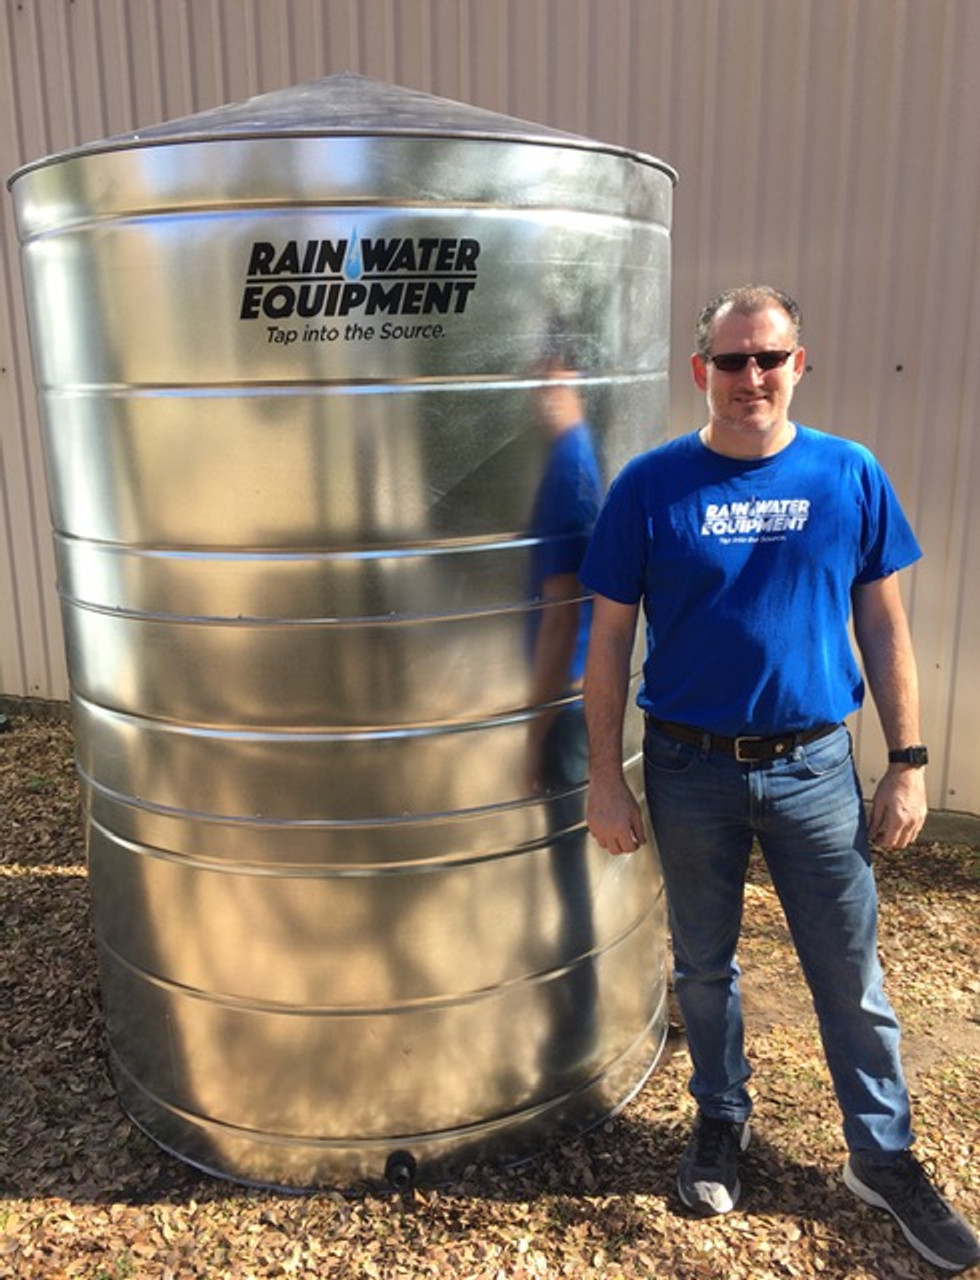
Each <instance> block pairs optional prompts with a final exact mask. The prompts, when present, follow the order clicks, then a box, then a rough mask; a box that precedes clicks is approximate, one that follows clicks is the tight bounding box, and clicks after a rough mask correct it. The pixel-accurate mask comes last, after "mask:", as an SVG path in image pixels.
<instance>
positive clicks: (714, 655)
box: [581, 426, 922, 736]
mask: <svg viewBox="0 0 980 1280" xmlns="http://www.w3.org/2000/svg"><path fill="white" fill-rule="evenodd" d="M921 554H922V552H921V550H920V548H919V545H918V543H917V542H916V540H915V536H914V534H913V533H912V530H911V528H910V526H909V524H908V521H907V520H906V518H905V516H904V514H903V513H902V510H901V507H900V506H899V504H898V499H897V498H896V496H895V493H894V490H893V489H892V487H891V485H890V484H889V482H888V478H887V477H886V475H885V473H884V472H883V471H882V469H881V467H880V466H879V464H878V463H877V461H876V460H875V458H874V457H873V456H872V454H871V453H870V452H869V451H868V450H867V449H866V448H864V447H863V446H862V445H859V444H856V443H854V442H853V441H849V440H842V439H840V438H838V437H836V436H831V435H826V434H824V433H823V432H819V431H814V430H812V429H811V428H809V427H801V426H797V428H796V435H795V436H794V438H793V440H792V441H791V442H790V444H788V445H787V446H786V448H784V449H782V450H781V451H780V452H779V453H776V454H774V455H772V456H771V457H767V458H761V459H753V460H749V461H743V460H740V459H734V458H728V457H724V456H722V455H721V454H718V453H715V452H714V451H713V450H710V449H708V448H707V447H706V446H705V445H704V444H703V443H702V442H701V439H700V437H699V435H698V434H697V433H693V434H691V435H687V436H683V437H682V438H680V439H678V440H673V441H670V442H669V443H668V444H665V445H662V446H661V447H660V448H658V449H654V450H652V451H651V452H649V453H645V454H642V455H640V456H639V457H637V458H634V459H633V460H632V461H631V462H630V463H628V464H627V466H626V467H625V468H624V469H623V471H622V472H621V473H620V475H619V476H618V477H617V479H616V481H615V482H614V484H613V485H612V487H611V489H610V491H609V495H608V497H607V499H606V503H605V505H604V507H603V509H602V511H601V513H600V515H599V519H598V521H597V524H596V528H595V532H594V534H593V537H592V540H591V544H590V547H589V550H588V553H587V555H586V558H585V561H584V563H583V566H582V571H581V578H582V581H583V583H584V584H585V585H586V586H587V587H589V588H590V589H591V590H593V591H596V592H598V593H599V594H600V595H603V596H607V597H608V598H610V599H612V600H616V601H618V602H620V603H621V604H636V603H638V602H639V601H640V600H642V601H643V607H644V613H645V617H646V626H647V655H646V661H645V663H644V666H643V684H642V686H641V689H640V693H639V697H638V702H639V704H640V706H641V707H643V709H644V710H646V711H648V712H649V713H650V714H651V715H654V716H657V717H659V718H660V719H663V720H674V721H679V722H681V723H684V724H689V725H695V726H697V727H699V728H703V729H706V730H709V731H710V732H713V733H719V734H726V735H729V736H734V735H737V734H740V733H752V734H762V735H766V734H774V733H780V732H783V731H785V730H789V729H805V728H809V727H812V726H814V725H818V724H833V723H837V722H838V721H841V720H843V719H844V718H845V717H846V716H848V715H849V714H850V713H851V712H852V711H855V710H856V709H857V708H858V707H859V706H860V705H861V701H862V699H863V696H864V685H863V682H862V680H861V675H860V671H859V669H858V665H857V662H856V660H855V656H854V652H853V649H852V647H851V643H850V637H849V633H848V620H849V617H850V606H851V599H850V595H851V588H852V587H853V586H854V585H855V584H857V583H866V582H873V581H875V580H876V579H878V578H883V577H885V576H887V575H888V574H890V573H893V572H895V571H896V570H898V569H902V568H904V567H905V566H906V565H909V564H911V563H912V562H913V561H915V560H917V559H918V558H919V556H920V555H921Z"/></svg>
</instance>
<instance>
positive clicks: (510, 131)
mask: <svg viewBox="0 0 980 1280" xmlns="http://www.w3.org/2000/svg"><path fill="white" fill-rule="evenodd" d="M390 135H404V136H408V137H438V138H492V139H497V140H510V141H515V142H537V143H545V144H549V145H551V146H567V147H574V148H584V149H587V150H593V151H609V152H614V153H616V154H618V155H628V156H631V157H632V158H634V159H636V160H638V161H640V162H641V163H644V164H650V165H654V166H655V167H656V168H658V169H661V170H663V171H664V172H665V173H667V174H668V175H669V176H670V178H671V180H672V181H673V180H675V179H676V174H675V172H674V170H673V169H671V167H670V166H669V165H667V164H665V163H664V162H663V161H661V160H657V159H655V158H654V157H652V156H648V155H644V154H642V153H639V152H633V151H630V150H628V149H626V148H623V147H617V146H613V145H612V144H607V143H601V142H597V141H595V140H594V139H591V138H585V137H581V136H579V135H578V134H573V133H565V132H563V131H561V130H559V129H551V128H548V127H547V126H546V125H540V124H533V123H530V122H529V121H526V120H519V119H517V118H516V117H514V116H507V115H500V114H498V113H497V112H495V111H487V110H485V109H483V108H481V107H474V106H470V105H469V104H467V103H462V102H455V101H453V100H452V99H449V98H439V97H435V96H433V95H432V94H428V93H422V92H420V91H418V90H415V89H406V88H404V87H402V86H400V85H393V84H387V83H385V82H383V81H379V80H372V79H369V78H367V77H365V76H361V75H356V74H354V73H353V72H342V73H340V74H338V75H332V76H326V77H324V78H323V79H320V80H313V81H310V82H308V83H306V84H300V85H293V86H290V87H289V88H286V89H277V90H275V91H274V92H272V93H264V94H261V95H259V96H258V97H254V98H249V99H247V100H246V101H245V102H238V103H232V104H230V105H228V106H223V107H217V108H215V109H213V110H210V111H202V112H199V113H197V114H196V115H191V116H183V117H181V118H179V119H176V120H171V121H167V122H165V123H163V124H158V125H151V126H149V127H148V128H145V129H139V130H136V131H135V132H133V133H126V134H119V135H116V136H114V137H111V138H106V139H103V140H101V141H98V142H91V143H88V144H86V145H84V146H81V147H77V148H73V149H71V150H68V151H63V152H60V153H58V154H56V155H52V156H47V157H45V158H44V159H41V160H37V161H34V162H33V163H32V164H29V165H26V166H24V168H22V169H20V170H18V172H17V173H15V174H14V175H13V176H12V177H11V179H10V183H11V184H13V183H14V182H15V181H16V180H17V178H18V177H20V175H21V174H22V173H25V172H27V171H29V170H31V169H36V168H38V167H39V166H40V165H45V164H53V163H56V162H59V161H62V160H65V159H68V158H69V157H73V156H81V155H90V154H93V153H98V152H106V151H118V150H123V149H131V148H138V147H154V146H167V145H171V144H174V143H182V142H202V141H219V140H222V139H229V140H230V139H246V138H271V137H323V136H337V137H370V136H375V137H377V136H390Z"/></svg>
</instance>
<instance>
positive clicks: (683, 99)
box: [0, 0, 980, 814]
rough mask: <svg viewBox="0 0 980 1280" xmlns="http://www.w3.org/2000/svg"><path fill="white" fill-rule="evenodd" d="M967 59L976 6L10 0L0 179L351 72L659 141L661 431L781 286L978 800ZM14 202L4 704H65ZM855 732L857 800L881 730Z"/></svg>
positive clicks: (2, 364) (938, 716) (934, 785)
mask: <svg viewBox="0 0 980 1280" xmlns="http://www.w3.org/2000/svg"><path fill="white" fill-rule="evenodd" d="M978 62H980V5H977V4H976V3H975V2H974V0H930V3H928V4H925V3H921V0H918V2H917V0H861V3H860V4H857V3H854V2H853V0H793V3H787V2H786V0H739V2H738V3H737V4H736V3H733V2H732V0H727V2H726V0H683V3H681V2H680V0H321V2H320V3H311V2H310V0H5V3H4V5H3V8H2V10H0V162H2V163H0V171H2V174H3V176H4V177H6V176H8V175H9V174H10V173H11V172H13V170H14V169H16V168H17V167H18V166H20V165H21V164H23V163H24V162H26V161H29V160H32V159H35V158H37V157H39V156H41V155H45V154H50V153H52V152H55V151H60V150H63V149H65V148H69V147H72V146H75V145H78V144H80V143H82V142H84V141H88V140H91V139H95V138H102V137H106V136H108V135H112V134H115V133H121V132H126V131H129V130H132V129H135V128H138V127H141V126H144V125H148V124H151V123H154V122H157V121H160V120H165V119H172V118H174V117H177V116H179V115H182V114H189V113H191V112H196V111H200V110H204V109H206V108H208V107H212V106H216V105H219V104H221V103H224V102H229V101H236V100H240V99H242V98H245V97H248V96H250V95H252V94H257V93H262V92H267V91H270V90H272V89H275V88H279V87H281V86H285V85H288V84H292V83H297V82H300V81H303V80H308V79H313V78H315V77H319V76H323V75H328V74H331V73H333V72H336V71H341V70H352V71H357V72H361V73H362V74H365V75H368V76H372V77H375V78H379V79H386V80H390V81H393V82H396V83H400V84H403V85H406V86H408V87H410V88H418V89H421V90H424V91H425V92H428V93H434V94H438V95H441V96H445V97H450V98H456V99H460V100H463V101H468V102H471V103H473V104H475V105H477V106H482V107H487V108H489V109H492V110H495V111H501V112H505V113H508V114H510V115H516V116H519V117H523V118H525V119H530V120H534V121H538V122H541V123H543V124H547V125H551V126H554V127H557V128H560V129H565V130H570V131H573V132H577V133H583V134H587V135H590V136H592V137H595V138H599V139H602V140H604V141H608V142H611V143H614V144H616V145H618V146H624V147H628V148H633V149H636V150H640V151H643V152H648V153H652V154H655V155H661V156H665V157H666V158H668V159H669V160H670V162H671V163H672V164H674V165H675V166H676V167H677V168H678V170H679V171H680V184H679V186H678V189H677V192H676V200H675V223H674V264H675V265H674V287H673V316H674V331H673V337H672V350H673V355H672V361H673V368H672V370H671V375H672V376H671V384H672V399H673V412H672V419H673V428H674V430H675V431H677V432H681V431H683V430H686V429H688V428H689V427H692V426H695V425H697V424H698V423H699V422H700V420H701V417H702V412H703V411H702V405H701V401H700V397H699V395H698V394H697V393H696V392H695V391H694V390H693V388H692V387H691V386H690V385H689V378H688V373H687V360H686V353H687V351H688V350H689V349H690V346H691V340H690V328H691V320H692V318H693V314H694V312H695V310H696V309H697V307H698V306H699V305H700V303H701V302H702V301H703V300H704V299H705V298H706V297H707V296H708V295H710V294H711V293H713V292H715V291H717V290H718V289H720V288H723V287H725V286H726V285H728V284H731V283H733V282H738V281H743V280H748V279H766V280H768V281H771V282H773V283H777V284H780V285H782V286H783V287H785V288H787V289H789V290H790V291H791V292H793V293H795V294H796V295H797V296H798V298H799V299H800V301H801V303H802V305H803V309H804V317H805V321H806V339H807V344H808V350H809V363H810V365H811V367H812V368H811V373H810V375H809V377H808V378H807V379H805V381H804V383H803V385H802V387H801V389H800V392H799V393H798V399H797V402H796V407H797V414H798V416H799V417H800V418H801V419H802V420H803V421H806V422H809V423H811V424H813V425H815V426H820V427H824V428H827V429H830V430H833V431H838V432H840V433H841V434H845V435H851V436H854V437H855V438H857V439H860V440H863V441H865V442H866V443H868V444H869V445H870V446H871V447H872V448H873V449H874V450H875V451H876V452H877V454H878V455H879V457H880V458H881V459H882V461H883V462H884V464H885V466H886V467H887V469H888V471H889V473H890V474H891V476H892V478H893V480H894V482H895V484H896V486H897V488H898V490H899V493H900V495H901V497H902V499H903V501H904V503H905V505H906V507H907V509H908V511H909V513H910V515H911V516H912V517H913V520H914V523H915V525H916V528H917V531H918V533H919V536H920V540H921V541H922V543H923V546H924V548H925V551H926V558H925V560H924V562H923V563H922V565H921V566H920V567H918V568H916V569H915V570H913V571H912V572H911V573H909V574H908V575H906V577H907V581H906V593H907V600H908V604H909V608H910V614H911V619H912V625H913V630H914V634H915V639H916V645H917V649H918V653H919V661H920V670H921V679H922V686H923V704H924V725H923V735H924V737H925V739H926V740H927V741H928V742H929V743H930V745H931V747H932V750H933V759H934V761H935V764H934V767H932V768H931V769H930V775H929V776H930V788H931V797H930V798H931V803H932V805H933V807H934V808H940V809H950V810H958V811H963V812H968V813H972V814H977V813H980V761H978V757H977V755H976V753H975V752H974V751H973V750H972V749H971V747H972V741H971V737H972V734H973V732H974V725H975V723H976V721H977V718H978V717H977V712H978V711H980V706H978V704H980V678H978V677H980V673H978V671H977V667H978V662H980V597H978V593H977V591H976V589H975V587H974V586H973V583H974V582H975V581H976V579H977V576H978V570H980V537H978V518H977V515H976V514H975V511H974V507H973V504H972V503H971V494H972V493H973V492H974V490H975V489H977V488H978V480H980V446H978V445H977V444H976V443H975V438H976V432H975V431H974V429H973V417H974V415H975V413H976V408H975V406H976V404H977V402H978V392H980V387H978V382H980V373H978V368H977V361H976V358H975V354H974V353H975V352H976V350H977V349H978V348H980V287H978V274H980V273H978V265H980V261H978V259H980V254H978V238H980V165H978V164H977V143H976V121H977V119H980V78H978V77H977V76H976V75H975V71H974V69H975V67H976V65H977V64H978ZM12 218H13V211H12V207H11V202H10V200H9V198H7V199H5V200H4V204H3V219H2V225H0V236H2V244H0V251H2V258H0V269H2V271H3V281H2V295H0V430H2V435H0V467H2V472H0V693H2V694H6V695H13V696H35V697H44V698H64V697H66V696H67V678H66V674H65V667H64V659H63V655H62V638H61V626H60V620H59V615H58V605H57V597H56V591H55V582H54V567H53V557H52V553H51V538H50V534H49V527H48V515H47V506H46V497H45V492H44V477H43V462H42V458H41V454H40V436H39V431H38V427H37V420H36V412H35V407H34V391H33V386H32V381H31V374H30V362H29V353H28V348H27V337H26V324H25V318H24V311H23V302H22V293H21V287H20V281H19V273H18V270H17V263H16V237H15V235H14V230H13V220H12ZM804 625H805V620H801V626H804ZM792 642H793V637H792V636H788V637H787V643H792ZM857 729H858V747H859V764H860V768H861V773H862V777H863V778H864V780H865V783H866V784H867V785H868V786H869V787H870V786H871V785H873V781H874V779H875V777H876V775H877V772H878V770H879V768H880V765H881V761H882V759H883V751H882V747H881V742H880V739H879V736H878V731H877V727H876V725H875V723H874V718H873V717H872V716H864V717H862V719H861V721H860V722H859V724H858V726H857Z"/></svg>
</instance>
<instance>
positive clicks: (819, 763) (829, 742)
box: [800, 725, 851, 778]
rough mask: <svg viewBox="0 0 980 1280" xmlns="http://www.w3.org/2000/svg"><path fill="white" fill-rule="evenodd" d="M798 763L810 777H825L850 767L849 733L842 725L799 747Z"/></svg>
mask: <svg viewBox="0 0 980 1280" xmlns="http://www.w3.org/2000/svg"><path fill="white" fill-rule="evenodd" d="M800 763H801V765H802V767H803V768H804V769H805V771H806V773H807V774H808V775H809V776H810V777H811V778H825V777H828V776H829V775H830V774H833V773H836V772H837V771H838V770H840V769H846V768H849V767H851V735H850V732H849V731H848V730H847V729H846V728H844V726H843V725H842V726H841V727H840V728H839V729H837V730H836V731H835V732H834V733H828V734H827V736H826V737H825V738H818V739H817V740H816V742H808V743H807V744H806V745H805V746H804V747H802V748H801V755H800Z"/></svg>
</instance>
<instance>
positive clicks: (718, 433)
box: [691, 305, 806, 457]
mask: <svg viewBox="0 0 980 1280" xmlns="http://www.w3.org/2000/svg"><path fill="white" fill-rule="evenodd" d="M794 340H795V332H794V328H793V322H792V320H791V319H790V318H789V316H788V315H787V314H786V312H785V311H783V309H782V308H781V307H779V306H776V305H773V306H770V307H766V308H764V309H763V310H761V311H755V312H753V313H752V314H751V315H740V314H739V313H738V312H735V311H730V310H729V311H722V312H721V314H720V315H719V316H717V317H716V319H715V323H714V328H713V337H712V342H711V355H713V356H716V355H722V354H728V353H731V352H750V351H751V352H756V351H792V352H793V354H792V355H791V356H790V357H789V359H788V360H787V361H786V363H785V364H782V365H780V366H779V367H778V368H775V369H769V370H764V369H760V368H759V366H758V364H757V363H756V361H755V360H749V361H748V362H747V363H746V365H745V367H744V368H743V369H741V370H740V371H738V372H735V373H725V372H724V370H722V369H718V368H717V367H716V366H715V365H714V364H713V363H712V362H711V361H710V360H706V359H705V358H704V357H703V356H700V355H694V356H692V357H691V368H692V372H693V374H694V381H695V383H696V384H697V386H698V387H699V388H700V389H701V390H702V391H704V393H705V395H706V396H707V400H708V413H709V423H708V431H709V443H711V444H713V446H714V447H715V448H717V449H719V450H720V451H721V452H723V453H731V454H732V455H734V456H738V457H760V456H764V455H765V454H767V453H773V452H775V451H776V450H778V449H781V448H782V447H783V446H784V445H785V444H787V443H788V440H789V439H790V438H791V436H792V428H791V426H790V420H789V406H790V402H791V401H792V399H793V391H794V388H795V387H796V384H797V383H798V382H799V380H800V378H801V377H802V376H803V369H804V366H805V362H806V353H805V352H804V350H803V348H802V347H798V348H795V349H794V347H795V341H794Z"/></svg>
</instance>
